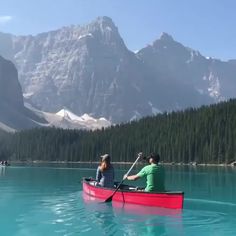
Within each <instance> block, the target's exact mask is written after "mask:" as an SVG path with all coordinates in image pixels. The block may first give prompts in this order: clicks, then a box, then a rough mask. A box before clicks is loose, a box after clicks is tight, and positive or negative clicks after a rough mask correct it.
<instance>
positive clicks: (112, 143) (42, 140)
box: [0, 99, 236, 164]
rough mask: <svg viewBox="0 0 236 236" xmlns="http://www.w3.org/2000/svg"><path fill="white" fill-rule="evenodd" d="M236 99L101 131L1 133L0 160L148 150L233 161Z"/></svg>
mask: <svg viewBox="0 0 236 236" xmlns="http://www.w3.org/2000/svg"><path fill="white" fill-rule="evenodd" d="M235 139H236V100H235V99H234V100H229V101H228V102H222V103H219V104H217V105H211V106H204V107H201V108H198V109H188V110H185V111H182V112H173V113H169V114H167V113H165V114H160V115H157V116H154V117H147V118H143V119H141V120H139V121H134V122H131V123H128V124H121V125H117V126H113V127H110V128H107V129H103V130H97V131H78V130H62V129H57V128H36V129H32V130H25V131H21V132H17V133H15V134H8V135H6V134H5V133H4V134H2V135H0V156H1V158H0V159H10V160H22V161H23V160H29V161H33V160H43V161H98V156H99V155H100V154H102V153H110V154H111V155H112V159H113V161H117V162H126V161H133V160H134V159H135V157H136V154H137V153H138V152H140V151H143V152H144V153H145V154H148V153H149V152H152V151H154V152H159V153H160V155H161V157H162V161H163V162H168V163H170V162H177V163H180V162H183V163H190V162H195V161H196V162H197V163H217V164H220V163H230V162H231V161H233V160H235V159H236V154H235V153H236V144H235Z"/></svg>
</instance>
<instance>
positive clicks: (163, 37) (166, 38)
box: [160, 32, 174, 41]
mask: <svg viewBox="0 0 236 236" xmlns="http://www.w3.org/2000/svg"><path fill="white" fill-rule="evenodd" d="M160 40H162V41H174V39H173V37H172V36H171V35H170V34H167V33H165V32H162V34H161V36H160Z"/></svg>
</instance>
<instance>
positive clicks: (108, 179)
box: [96, 154, 115, 188]
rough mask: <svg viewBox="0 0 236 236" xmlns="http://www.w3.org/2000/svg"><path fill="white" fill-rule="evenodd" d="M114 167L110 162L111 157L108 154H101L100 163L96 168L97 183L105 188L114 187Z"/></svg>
mask: <svg viewBox="0 0 236 236" xmlns="http://www.w3.org/2000/svg"><path fill="white" fill-rule="evenodd" d="M114 177H115V173H114V168H113V166H112V164H111V157H110V155H109V154H104V155H102V156H101V163H100V165H99V166H98V168H97V173H96V181H97V183H98V185H100V186H102V187H106V188H113V187H114Z"/></svg>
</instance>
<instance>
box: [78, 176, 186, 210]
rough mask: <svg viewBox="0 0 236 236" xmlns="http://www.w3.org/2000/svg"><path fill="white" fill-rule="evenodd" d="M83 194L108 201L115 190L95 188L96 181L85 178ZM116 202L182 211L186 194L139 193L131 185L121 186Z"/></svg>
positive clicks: (114, 197)
mask: <svg viewBox="0 0 236 236" xmlns="http://www.w3.org/2000/svg"><path fill="white" fill-rule="evenodd" d="M82 183H83V192H84V193H85V194H87V195H89V196H90V199H91V198H94V199H95V198H98V199H102V200H106V199H107V198H109V196H111V195H112V194H113V193H114V191H115V188H114V189H113V188H104V187H101V186H94V184H92V183H94V181H91V180H90V179H88V178H83V181H82ZM112 200H113V201H115V202H122V203H129V204H137V205H144V206H153V207H164V208H171V209H182V208H183V202H184V193H183V192H181V191H179V192H172V191H168V192H145V191H137V190H136V188H135V187H132V186H129V185H121V189H119V190H118V191H117V192H116V193H115V194H114V196H113V198H112Z"/></svg>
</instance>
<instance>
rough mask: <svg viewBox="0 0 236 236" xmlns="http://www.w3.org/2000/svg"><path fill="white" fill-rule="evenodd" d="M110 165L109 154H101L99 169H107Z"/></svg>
mask: <svg viewBox="0 0 236 236" xmlns="http://www.w3.org/2000/svg"><path fill="white" fill-rule="evenodd" d="M110 166H111V157H110V155H109V154H104V155H102V156H101V164H100V168H101V171H104V170H107V169H109V168H110Z"/></svg>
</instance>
